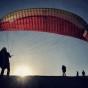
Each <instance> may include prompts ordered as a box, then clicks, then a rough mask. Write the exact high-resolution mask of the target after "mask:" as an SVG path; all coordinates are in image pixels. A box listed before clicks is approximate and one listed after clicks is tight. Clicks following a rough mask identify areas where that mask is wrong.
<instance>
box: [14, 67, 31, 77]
mask: <svg viewBox="0 0 88 88" xmlns="http://www.w3.org/2000/svg"><path fill="white" fill-rule="evenodd" d="M14 74H15V75H17V76H28V75H32V72H31V70H30V68H28V67H26V66H20V67H17V68H16V70H15V73H14Z"/></svg>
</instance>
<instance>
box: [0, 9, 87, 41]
mask: <svg viewBox="0 0 88 88" xmlns="http://www.w3.org/2000/svg"><path fill="white" fill-rule="evenodd" d="M87 29H88V25H87V23H86V22H85V21H84V20H83V19H82V18H81V17H79V16H77V15H75V14H73V13H70V12H67V11H64V10H59V9H50V8H35V9H25V10H20V11H16V12H12V13H10V14H8V15H6V16H4V17H3V18H1V20H0V30H1V31H11V30H12V31H13V30H15V31H16V30H18V31H19V30H27V31H29V30H31V31H41V32H50V33H56V34H61V35H67V36H72V37H76V38H79V39H82V40H86V41H88V32H87V33H86V34H85V30H86V31H87ZM84 34H85V35H84Z"/></svg>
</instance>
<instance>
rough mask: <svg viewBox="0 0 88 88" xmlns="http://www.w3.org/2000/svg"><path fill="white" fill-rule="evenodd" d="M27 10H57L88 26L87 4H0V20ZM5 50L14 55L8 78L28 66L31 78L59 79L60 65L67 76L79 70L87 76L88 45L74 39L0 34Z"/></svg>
mask: <svg viewBox="0 0 88 88" xmlns="http://www.w3.org/2000/svg"><path fill="white" fill-rule="evenodd" d="M26 8H57V9H63V10H66V11H70V12H73V13H75V14H77V15H79V16H81V17H82V18H83V19H84V20H85V21H86V22H87V23H88V0H0V18H1V17H3V16H4V15H6V14H8V13H10V12H13V11H16V10H20V9H26ZM4 46H6V47H7V48H8V51H9V52H10V53H11V54H12V55H14V56H13V57H12V58H11V59H10V62H11V75H15V72H14V71H15V69H17V68H18V67H21V66H27V67H28V68H29V69H30V70H31V72H30V73H29V74H31V75H61V74H62V73H61V65H62V64H64V65H66V66H67V75H76V71H77V70H78V71H79V72H80V75H81V71H82V70H85V71H86V74H88V43H87V42H85V41H82V40H79V39H76V38H72V37H67V36H62V35H56V34H50V33H42V32H32V31H29V32H28V31H27V32H26V31H14V32H0V49H1V48H2V47H4Z"/></svg>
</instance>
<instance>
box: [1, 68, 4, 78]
mask: <svg viewBox="0 0 88 88" xmlns="http://www.w3.org/2000/svg"><path fill="white" fill-rule="evenodd" d="M4 70H5V69H3V68H2V71H1V76H3V74H4Z"/></svg>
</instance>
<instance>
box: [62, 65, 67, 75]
mask: <svg viewBox="0 0 88 88" xmlns="http://www.w3.org/2000/svg"><path fill="white" fill-rule="evenodd" d="M62 73H63V76H66V66H64V65H62Z"/></svg>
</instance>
